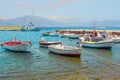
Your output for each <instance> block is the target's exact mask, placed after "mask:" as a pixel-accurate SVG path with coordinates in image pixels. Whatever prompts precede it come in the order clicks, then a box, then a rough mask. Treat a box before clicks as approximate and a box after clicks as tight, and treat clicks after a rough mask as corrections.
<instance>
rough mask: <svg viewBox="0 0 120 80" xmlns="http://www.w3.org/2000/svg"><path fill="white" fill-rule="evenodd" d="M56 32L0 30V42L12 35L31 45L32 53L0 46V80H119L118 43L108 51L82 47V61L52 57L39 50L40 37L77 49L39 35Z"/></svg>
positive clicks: (46, 52)
mask: <svg viewBox="0 0 120 80" xmlns="http://www.w3.org/2000/svg"><path fill="white" fill-rule="evenodd" d="M58 29H64V28H41V31H39V32H34V31H33V32H22V31H0V43H1V42H4V41H9V40H13V39H14V36H16V37H17V39H18V40H25V41H27V40H30V41H32V42H33V46H32V49H31V53H19V52H9V51H6V50H4V49H3V48H2V47H0V80H85V79H88V80H120V44H119V43H117V44H115V45H114V46H113V48H112V49H111V50H102V49H91V48H83V53H82V56H81V58H72V57H65V56H60V55H55V54H52V53H50V52H49V50H48V49H47V48H41V47H39V40H40V39H41V38H42V37H44V38H45V39H46V40H47V41H53V40H54V41H62V42H63V44H66V45H72V46H77V44H76V42H77V40H69V39H68V38H60V37H48V36H46V37H45V36H42V33H43V32H47V31H51V32H54V31H55V30H58ZM66 29H69V28H66ZM71 29H72V28H71ZM74 29H75V28H74ZM76 29H77V28H76ZM79 29H91V28H79ZM117 29H118V28H114V30H117ZM109 30H112V28H110V29H109Z"/></svg>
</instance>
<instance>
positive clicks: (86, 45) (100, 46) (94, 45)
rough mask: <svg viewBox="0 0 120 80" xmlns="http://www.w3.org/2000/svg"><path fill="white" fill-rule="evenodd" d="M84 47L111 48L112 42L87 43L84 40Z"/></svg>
mask: <svg viewBox="0 0 120 80" xmlns="http://www.w3.org/2000/svg"><path fill="white" fill-rule="evenodd" d="M82 47H87V48H97V49H111V48H112V43H111V42H110V43H86V42H82Z"/></svg>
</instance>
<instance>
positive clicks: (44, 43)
mask: <svg viewBox="0 0 120 80" xmlns="http://www.w3.org/2000/svg"><path fill="white" fill-rule="evenodd" d="M39 44H40V46H41V47H48V46H50V45H57V44H62V42H61V41H58V42H40V43H39Z"/></svg>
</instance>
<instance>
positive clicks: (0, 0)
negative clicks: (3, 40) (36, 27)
mask: <svg viewBox="0 0 120 80" xmlns="http://www.w3.org/2000/svg"><path fill="white" fill-rule="evenodd" d="M119 8H120V0H0V10H1V12H0V18H2V19H6V18H16V17H21V16H25V15H31V14H32V11H33V14H34V15H35V16H40V17H43V18H48V19H53V20H63V21H93V20H120V9H119Z"/></svg>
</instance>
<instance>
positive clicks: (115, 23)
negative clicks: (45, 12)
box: [0, 15, 120, 27]
mask: <svg viewBox="0 0 120 80" xmlns="http://www.w3.org/2000/svg"><path fill="white" fill-rule="evenodd" d="M30 19H31V21H32V22H33V23H34V24H35V25H39V26H41V27H74V26H75V27H78V26H80V27H89V26H93V22H72V21H71V22H60V21H55V20H48V19H46V18H42V17H38V16H31V15H28V16H23V17H18V18H14V19H0V26H24V25H29V23H30ZM96 26H105V27H120V20H104V21H97V23H96Z"/></svg>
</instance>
